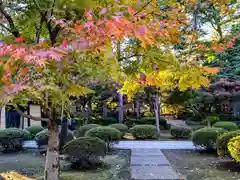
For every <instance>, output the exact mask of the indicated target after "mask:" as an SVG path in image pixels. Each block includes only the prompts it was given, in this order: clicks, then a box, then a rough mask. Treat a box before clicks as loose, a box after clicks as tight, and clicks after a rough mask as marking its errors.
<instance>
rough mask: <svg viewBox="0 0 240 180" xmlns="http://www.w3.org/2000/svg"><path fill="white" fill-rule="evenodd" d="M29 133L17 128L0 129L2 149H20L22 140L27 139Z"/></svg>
mask: <svg viewBox="0 0 240 180" xmlns="http://www.w3.org/2000/svg"><path fill="white" fill-rule="evenodd" d="M29 139H30V133H29V132H28V131H27V130H23V129H18V128H7V129H4V130H0V141H1V145H2V146H3V147H4V151H8V150H21V149H22V141H23V140H29Z"/></svg>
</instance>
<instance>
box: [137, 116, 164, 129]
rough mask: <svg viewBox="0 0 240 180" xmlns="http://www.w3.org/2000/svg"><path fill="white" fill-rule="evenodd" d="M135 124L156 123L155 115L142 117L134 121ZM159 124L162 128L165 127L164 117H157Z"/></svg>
mask: <svg viewBox="0 0 240 180" xmlns="http://www.w3.org/2000/svg"><path fill="white" fill-rule="evenodd" d="M134 124H135V125H144V124H146V125H156V118H155V117H143V118H141V119H140V120H135V121H134ZM159 124H160V126H161V127H162V128H164V129H167V128H168V126H167V121H166V119H164V118H160V119H159Z"/></svg>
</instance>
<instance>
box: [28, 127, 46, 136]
mask: <svg viewBox="0 0 240 180" xmlns="http://www.w3.org/2000/svg"><path fill="white" fill-rule="evenodd" d="M26 130H27V131H28V132H30V134H31V136H32V138H34V137H35V136H36V134H37V133H39V132H40V131H42V130H44V128H43V127H42V126H38V125H32V126H29V127H27V128H26Z"/></svg>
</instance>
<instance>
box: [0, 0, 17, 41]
mask: <svg viewBox="0 0 240 180" xmlns="http://www.w3.org/2000/svg"><path fill="white" fill-rule="evenodd" d="M0 13H1V14H2V15H3V16H4V17H5V18H6V19H7V21H8V24H9V26H10V28H9V30H10V32H11V33H12V34H13V35H14V36H15V37H19V36H20V33H19V31H18V29H17V28H16V26H15V24H14V22H13V19H12V17H11V16H10V15H9V14H8V13H7V12H6V11H5V9H4V7H3V2H2V1H0ZM2 27H3V26H2Z"/></svg>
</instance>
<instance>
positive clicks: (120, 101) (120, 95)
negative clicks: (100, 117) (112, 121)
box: [118, 93, 124, 123]
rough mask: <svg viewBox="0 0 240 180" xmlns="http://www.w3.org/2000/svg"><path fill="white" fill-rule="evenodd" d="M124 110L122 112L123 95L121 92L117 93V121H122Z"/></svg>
mask: <svg viewBox="0 0 240 180" xmlns="http://www.w3.org/2000/svg"><path fill="white" fill-rule="evenodd" d="M123 118H124V112H123V96H122V94H121V93H118V121H119V123H123Z"/></svg>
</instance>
